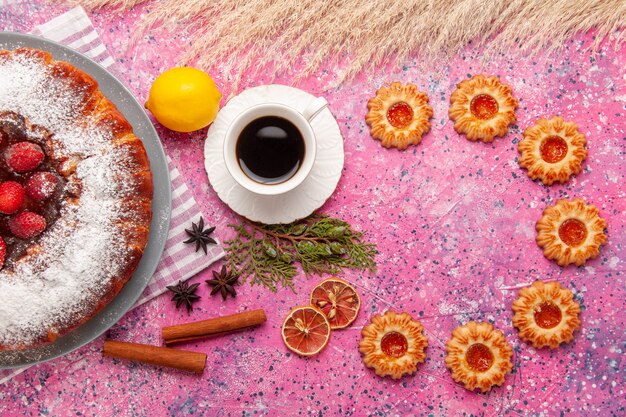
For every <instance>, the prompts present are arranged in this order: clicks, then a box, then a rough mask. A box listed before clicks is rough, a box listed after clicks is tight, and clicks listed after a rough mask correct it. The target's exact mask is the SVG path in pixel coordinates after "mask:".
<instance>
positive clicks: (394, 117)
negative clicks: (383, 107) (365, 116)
mask: <svg viewBox="0 0 626 417" xmlns="http://www.w3.org/2000/svg"><path fill="white" fill-rule="evenodd" d="M387 120H389V124H391V126H393V127H395V128H396V129H403V128H405V127H407V126H408V125H410V124H411V122H412V121H413V109H412V108H411V106H409V105H408V104H407V103H405V102H404V101H399V102H397V103H394V104H392V105H391V106H390V107H389V109H388V110H387Z"/></svg>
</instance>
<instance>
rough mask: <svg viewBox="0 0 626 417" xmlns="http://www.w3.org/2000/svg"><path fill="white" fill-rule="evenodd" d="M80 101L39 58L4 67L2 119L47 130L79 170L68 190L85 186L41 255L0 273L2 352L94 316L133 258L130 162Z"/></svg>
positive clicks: (46, 238)
mask: <svg viewBox="0 0 626 417" xmlns="http://www.w3.org/2000/svg"><path fill="white" fill-rule="evenodd" d="M83 96H84V92H82V91H76V89H75V88H72V87H71V86H70V84H69V82H68V80H65V79H63V78H58V77H53V76H52V74H51V70H50V68H49V67H48V66H45V65H43V63H42V62H41V61H39V60H37V59H35V58H28V57H25V56H18V57H16V58H15V59H13V60H8V61H3V62H0V111H14V112H16V113H19V114H21V115H23V116H24V117H26V118H27V119H28V120H29V121H30V123H32V124H36V125H40V126H42V127H44V128H46V129H48V130H49V131H50V132H51V133H52V134H53V135H54V136H53V142H54V152H55V154H62V155H66V156H68V157H71V158H73V159H75V160H76V161H77V162H78V163H77V166H76V170H75V172H74V173H73V174H72V175H71V177H70V178H68V184H76V183H80V198H79V202H78V203H76V202H75V201H72V199H71V198H68V199H67V200H65V201H64V202H63V204H62V207H61V210H60V216H59V218H58V219H57V221H56V222H54V223H53V224H52V225H49V226H48V229H47V230H46V231H45V232H44V234H43V235H42V236H41V238H40V240H39V244H40V249H37V250H36V251H35V252H36V253H33V254H29V255H28V256H27V257H26V258H24V260H23V261H20V262H18V263H17V264H16V266H15V268H14V271H7V270H6V268H5V269H3V270H1V271H0V345H7V346H11V345H15V346H19V345H28V344H30V343H33V342H36V341H38V340H40V339H42V338H45V336H46V334H47V332H48V331H49V330H53V331H59V330H63V329H64V328H66V327H67V326H68V325H71V323H73V322H75V321H76V320H77V319H80V318H81V317H83V316H85V315H89V314H91V313H92V312H93V309H94V308H95V307H96V305H97V304H98V301H99V300H100V299H101V298H102V297H103V296H105V295H106V294H107V292H108V291H109V290H110V287H111V283H112V282H113V281H114V280H115V279H116V278H117V277H118V275H119V274H120V273H121V271H122V268H123V266H124V263H125V262H126V261H127V259H128V257H129V256H131V253H130V250H129V249H128V248H127V242H126V241H125V238H124V236H123V234H121V233H120V232H119V228H120V226H119V224H118V223H119V222H120V220H121V219H122V218H123V217H122V216H123V215H124V209H123V204H122V199H124V198H126V197H128V196H130V195H131V193H132V190H133V184H134V180H133V177H132V175H131V174H132V172H133V170H132V169H130V168H132V166H130V164H132V163H133V162H132V158H130V156H129V155H128V154H127V153H125V152H124V151H123V148H121V147H115V146H114V145H113V144H112V142H111V138H112V137H111V132H110V131H107V130H106V129H105V128H102V127H100V126H98V125H97V124H96V121H95V120H92V119H90V118H88V117H85V116H78V118H77V115H80V114H81V110H82V108H83V106H84V104H83V103H84V97H83Z"/></svg>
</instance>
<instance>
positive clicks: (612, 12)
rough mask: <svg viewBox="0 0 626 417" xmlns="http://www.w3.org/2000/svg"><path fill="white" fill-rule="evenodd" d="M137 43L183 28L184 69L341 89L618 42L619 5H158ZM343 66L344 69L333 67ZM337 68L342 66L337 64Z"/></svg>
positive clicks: (246, 1) (540, 1)
mask: <svg viewBox="0 0 626 417" xmlns="http://www.w3.org/2000/svg"><path fill="white" fill-rule="evenodd" d="M70 1H74V2H77V3H79V4H82V5H83V6H85V7H86V8H88V9H92V10H93V9H98V8H101V7H110V8H113V9H117V10H127V9H130V8H132V7H134V6H135V5H137V4H139V3H144V2H145V1H146V0H82V1H81V0H70ZM149 9H150V13H149V14H147V15H146V17H145V20H144V21H142V23H140V25H139V28H138V30H137V33H138V34H144V33H146V31H148V30H149V29H151V28H153V27H159V26H162V27H163V28H165V29H169V30H177V28H179V27H180V26H179V25H184V27H185V28H186V30H187V31H188V32H189V33H191V36H192V39H193V43H192V46H191V47H190V48H189V50H188V51H187V52H186V53H185V54H184V55H183V57H182V61H183V62H184V63H191V62H195V65H197V66H200V67H202V68H205V69H207V70H210V69H211V68H212V66H213V65H214V64H215V63H219V64H220V66H221V67H222V68H224V65H226V68H230V69H231V70H232V71H233V72H234V73H236V74H237V77H236V78H237V81H238V80H239V79H240V78H241V76H242V74H243V73H244V72H245V71H246V70H247V71H252V74H254V71H255V70H257V71H260V70H262V69H265V70H269V71H271V75H273V76H276V75H277V74H280V73H282V72H286V71H290V69H291V68H293V66H294V65H295V64H297V63H299V62H300V60H304V67H303V69H302V70H300V72H299V74H296V75H297V76H300V77H304V76H308V75H311V74H313V73H315V72H316V71H317V70H319V68H320V67H321V65H322V64H323V63H327V64H335V65H337V67H339V66H343V68H344V71H343V75H342V76H341V79H344V78H350V77H352V76H354V75H355V74H356V73H357V72H359V71H361V70H362V69H365V68H372V67H376V66H379V65H382V64H387V63H393V62H403V61H404V60H406V59H407V58H408V57H409V56H411V57H415V58H418V59H420V60H424V61H432V60H435V59H441V58H444V59H445V58H449V57H451V56H452V55H453V54H455V53H456V52H458V51H459V50H461V49H462V48H464V47H465V46H466V45H467V44H468V43H469V42H470V41H472V42H473V43H474V44H475V45H484V46H486V49H487V52H491V53H494V52H498V53H499V52H506V53H534V52H537V51H546V50H547V51H550V50H553V49H558V48H559V47H561V46H563V44H564V43H565V41H567V40H568V39H569V38H571V36H572V35H574V34H575V33H584V32H587V31H588V30H590V29H595V30H596V34H597V37H596V45H595V46H597V45H599V44H600V42H601V41H602V40H604V39H605V38H607V37H610V38H613V39H615V40H617V41H618V42H619V41H621V40H623V35H624V32H623V28H624V26H625V25H626V0H430V1H428V0H368V1H363V0H343V1H337V0H161V1H153V2H150V3H149ZM342 60H345V61H346V62H342ZM340 63H341V64H340Z"/></svg>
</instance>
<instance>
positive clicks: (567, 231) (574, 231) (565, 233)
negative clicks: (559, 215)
mask: <svg viewBox="0 0 626 417" xmlns="http://www.w3.org/2000/svg"><path fill="white" fill-rule="evenodd" d="M559 238H560V239H561V241H563V243H565V244H566V245H567V246H572V247H576V246H579V245H581V244H582V243H583V242H584V241H585V239H586V238H587V227H586V226H585V224H584V223H583V222H581V221H580V220H578V219H567V220H565V221H564V222H563V223H561V225H560V226H559Z"/></svg>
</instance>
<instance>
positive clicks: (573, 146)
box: [517, 116, 587, 185]
mask: <svg viewBox="0 0 626 417" xmlns="http://www.w3.org/2000/svg"><path fill="white" fill-rule="evenodd" d="M585 143H587V140H586V139H585V136H584V135H583V134H582V133H580V132H579V131H578V125H577V124H576V123H573V122H566V121H565V120H563V118H562V117H558V116H555V117H553V118H551V119H550V120H546V119H539V120H537V123H536V124H535V125H534V126H531V127H529V128H528V129H526V130H525V131H524V139H522V141H521V142H520V143H519V144H518V145H517V150H518V152H519V154H520V157H519V165H520V166H521V167H522V168H525V169H527V170H528V176H529V177H530V178H532V179H533V180H535V179H539V180H540V181H541V182H542V183H544V184H545V185H550V184H553V183H554V182H557V181H558V182H560V183H561V184H562V183H564V182H567V181H569V179H570V178H571V177H572V175H576V174H578V173H579V172H580V170H581V169H582V162H583V161H584V159H585V158H586V157H587V150H586V149H585Z"/></svg>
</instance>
